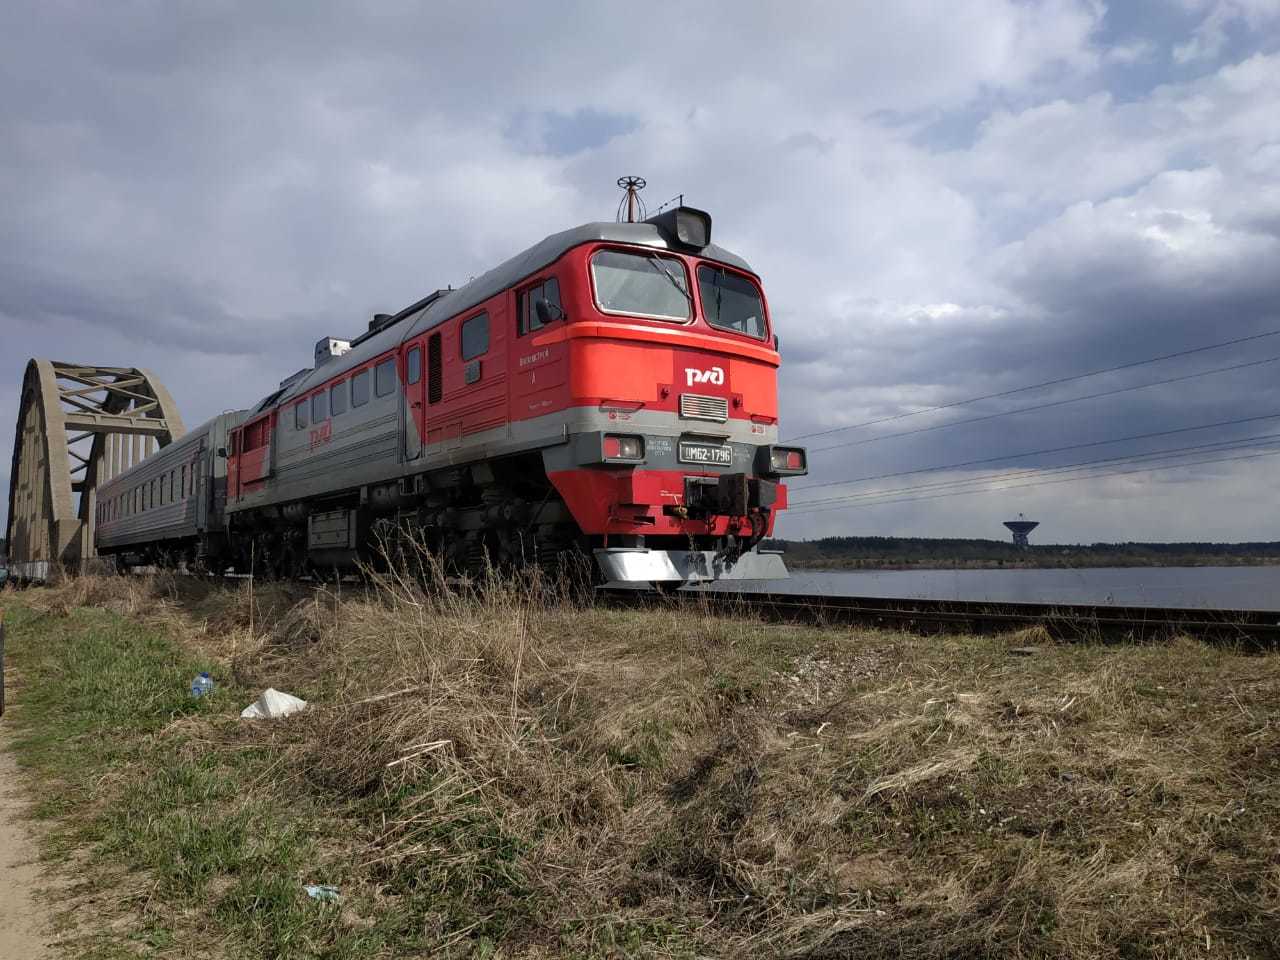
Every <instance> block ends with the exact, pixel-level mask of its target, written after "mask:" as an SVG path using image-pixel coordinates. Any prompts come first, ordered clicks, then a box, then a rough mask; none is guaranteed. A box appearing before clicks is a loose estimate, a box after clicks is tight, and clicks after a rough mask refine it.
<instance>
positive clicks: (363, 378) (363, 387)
mask: <svg viewBox="0 0 1280 960" xmlns="http://www.w3.org/2000/svg"><path fill="white" fill-rule="evenodd" d="M368 402H369V371H368V370H361V371H360V372H359V373H357V374H356V375H355V376H354V377H352V378H351V406H353V407H363V406H364V405H365V404H366V403H368Z"/></svg>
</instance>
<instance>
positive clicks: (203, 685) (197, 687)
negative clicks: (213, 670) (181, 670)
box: [191, 673, 213, 697]
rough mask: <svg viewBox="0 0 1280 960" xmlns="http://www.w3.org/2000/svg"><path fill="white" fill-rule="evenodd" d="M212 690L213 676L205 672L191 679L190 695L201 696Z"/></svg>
mask: <svg viewBox="0 0 1280 960" xmlns="http://www.w3.org/2000/svg"><path fill="white" fill-rule="evenodd" d="M212 692H213V677H211V676H209V675H208V674H207V673H201V674H198V675H197V676H196V678H195V679H194V680H192V681H191V695H192V696H193V697H203V696H204V695H205V694H207V693H212Z"/></svg>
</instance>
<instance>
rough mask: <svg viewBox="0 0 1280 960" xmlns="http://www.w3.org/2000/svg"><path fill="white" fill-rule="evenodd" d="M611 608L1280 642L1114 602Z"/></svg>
mask: <svg viewBox="0 0 1280 960" xmlns="http://www.w3.org/2000/svg"><path fill="white" fill-rule="evenodd" d="M600 594H601V596H602V598H604V599H606V600H607V601H608V602H611V603H619V604H625V605H632V606H639V605H644V604H652V603H655V602H661V603H674V604H677V605H680V606H690V607H693V608H697V609H701V610H705V611H708V612H714V613H719V614H732V613H735V612H739V613H743V614H748V615H754V616H759V617H762V618H764V619H767V620H775V621H791V622H802V623H811V624H869V625H875V626H884V627H897V628H900V629H910V630H917V631H930V630H931V631H944V630H955V631H961V630H963V631H968V632H974V633H994V632H1000V631H1012V630H1018V629H1025V628H1028V627H1034V626H1041V627H1043V628H1044V629H1045V630H1046V631H1048V633H1049V634H1050V635H1051V636H1053V637H1056V638H1064V639H1081V638H1090V637H1098V638H1103V639H1112V638H1115V637H1117V636H1123V637H1125V638H1128V639H1137V640H1155V639H1165V638H1168V637H1170V636H1175V635H1179V634H1182V635H1187V636H1195V637H1204V638H1211V639H1214V640H1218V641H1231V640H1237V641H1241V642H1246V643H1256V644H1274V643H1276V642H1277V641H1280V611H1263V610H1201V609H1191V608H1167V607H1165V608H1157V607H1123V606H1113V605H1110V604H1101V605H1099V604H1061V603H993V602H989V601H966V600H919V599H887V598H884V597H839V596H830V595H826V594H787V593H738V592H734V591H726V590H682V591H678V592H676V593H669V594H663V595H654V594H652V593H650V592H647V591H640V590H629V589H611V588H605V589H602V590H601V591H600Z"/></svg>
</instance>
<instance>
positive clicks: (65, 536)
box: [7, 359, 186, 580]
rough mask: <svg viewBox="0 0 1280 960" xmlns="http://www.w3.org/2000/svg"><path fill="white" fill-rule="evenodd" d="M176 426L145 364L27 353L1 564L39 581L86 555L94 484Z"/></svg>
mask: <svg viewBox="0 0 1280 960" xmlns="http://www.w3.org/2000/svg"><path fill="white" fill-rule="evenodd" d="M185 432H186V431H185V428H184V427H183V424H182V417H181V416H180V415H179V414H178V410H177V408H176V407H175V406H174V403H173V398H172V397H171V396H170V395H169V391H168V390H166V389H165V388H164V385H163V384H161V383H160V381H159V380H157V379H156V378H155V376H154V375H153V374H151V373H150V372H149V371H147V370H143V369H140V368H137V367H102V366H93V365H87V364H78V363H59V362H56V361H52V360H39V359H33V360H31V361H29V362H28V363H27V370H26V375H25V376H24V377H23V381H22V395H21V399H20V401H19V404H18V424H17V429H16V431H15V435H14V443H13V466H12V472H11V474H10V477H9V525H8V531H7V537H8V542H9V543H8V552H9V568H10V572H11V573H12V574H14V575H16V576H18V577H19V578H22V579H30V580H44V579H48V578H49V577H51V576H54V575H55V574H56V572H58V571H60V570H73V571H75V570H79V569H82V568H83V566H84V562H85V561H86V560H89V559H90V558H92V557H93V556H94V520H95V517H96V514H97V489H98V486H99V484H101V483H103V482H105V481H106V480H109V479H110V478H111V477H113V476H116V475H117V474H119V473H121V472H123V471H124V470H127V469H129V467H131V466H134V465H135V464H138V463H141V462H142V460H143V459H145V458H146V457H147V456H149V455H150V454H152V453H154V452H155V451H156V450H157V449H159V448H160V447H164V446H167V445H168V444H169V443H172V442H173V441H174V440H177V439H178V438H179V437H181V436H182V435H183V433H185ZM77 496H78V498H79V499H78V501H77V499H76V498H77Z"/></svg>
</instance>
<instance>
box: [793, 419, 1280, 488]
mask: <svg viewBox="0 0 1280 960" xmlns="http://www.w3.org/2000/svg"><path fill="white" fill-rule="evenodd" d="M1277 419H1280V413H1268V414H1263V415H1261V416H1257V417H1240V418H1238V419H1235V420H1220V421H1218V422H1217V423H1204V424H1201V425H1200V426H1197V427H1178V428H1176V429H1174V430H1156V431H1153V432H1151V433H1135V434H1132V435H1131V436H1128V437H1116V438H1114V439H1112V440H1093V441H1091V442H1089V443H1072V444H1067V445H1066V446H1062V447H1046V448H1044V449H1043V450H1024V451H1022V452H1021V453H1006V454H1002V455H1000V456H998V457H984V458H982V459H978V460H962V461H960V462H958V463H945V464H941V465H939V466H936V467H920V468H917V469H915V470H898V471H896V472H894V473H880V474H873V475H871V476H866V477H852V478H850V479H847V480H828V481H826V482H825V483H811V484H808V485H806V486H803V487H797V488H796V492H797V493H799V492H800V491H802V490H816V489H818V488H819V487H835V486H841V485H843V484H846V483H867V482H869V481H871V480H888V479H890V478H892V477H910V476H915V475H916V474H920V473H935V472H937V471H939V470H955V469H957V468H959V467H973V466H977V465H978V464H982V463H998V462H1000V461H1003V460H1019V459H1021V458H1023V457H1037V456H1041V455H1042V454H1047V453H1064V452H1066V451H1067V450H1084V449H1086V448H1088V447H1102V446H1106V445H1107V444H1111V443H1128V442H1129V441H1130V440H1147V439H1149V438H1151V437H1169V436H1173V435H1175V434H1179V433H1193V432H1194V431H1196V430H1211V429H1213V428H1214V427H1233V426H1236V425H1238V424H1241V423H1256V422H1258V421H1259V420H1277Z"/></svg>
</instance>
